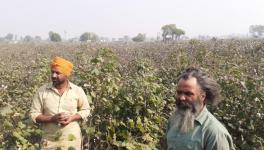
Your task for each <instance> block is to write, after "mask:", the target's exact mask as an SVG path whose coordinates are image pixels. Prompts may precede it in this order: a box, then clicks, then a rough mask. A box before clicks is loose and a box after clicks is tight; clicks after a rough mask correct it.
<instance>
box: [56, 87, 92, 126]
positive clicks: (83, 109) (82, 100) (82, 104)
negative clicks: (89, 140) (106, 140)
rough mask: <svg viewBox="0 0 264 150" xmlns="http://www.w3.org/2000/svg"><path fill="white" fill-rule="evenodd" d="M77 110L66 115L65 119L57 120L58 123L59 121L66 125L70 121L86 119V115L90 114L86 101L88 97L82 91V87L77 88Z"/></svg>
mask: <svg viewBox="0 0 264 150" xmlns="http://www.w3.org/2000/svg"><path fill="white" fill-rule="evenodd" d="M78 95H79V99H78V108H79V109H78V110H79V111H78V112H77V113H76V114H74V115H71V116H68V118H66V119H65V120H62V121H59V122H58V123H61V124H62V125H67V124H69V123H70V122H72V121H79V120H84V121H87V117H88V116H89V114H90V105H89V103H88V99H87V96H86V94H85V93H84V91H83V89H82V88H79V89H78Z"/></svg>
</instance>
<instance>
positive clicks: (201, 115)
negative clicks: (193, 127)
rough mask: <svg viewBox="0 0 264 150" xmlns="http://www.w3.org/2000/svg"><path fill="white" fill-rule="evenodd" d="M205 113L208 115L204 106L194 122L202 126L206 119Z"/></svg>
mask: <svg viewBox="0 0 264 150" xmlns="http://www.w3.org/2000/svg"><path fill="white" fill-rule="evenodd" d="M207 113H208V110H207V108H206V106H204V108H203V110H202V111H201V112H200V113H199V115H198V116H197V117H196V118H195V120H196V121H197V122H199V123H200V124H201V125H202V124H203V123H204V122H205V120H206V118H207V117H206V116H207V115H206V114H207Z"/></svg>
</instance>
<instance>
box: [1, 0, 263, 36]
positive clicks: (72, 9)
mask: <svg viewBox="0 0 264 150" xmlns="http://www.w3.org/2000/svg"><path fill="white" fill-rule="evenodd" d="M0 19H1V26H0V36H1V37H2V36H5V35H6V34H7V33H13V34H17V35H18V36H25V35H27V34H29V35H32V36H36V35H39V36H42V37H43V38H47V37H48V32H49V31H54V32H57V33H59V34H61V36H62V37H63V38H64V37H67V38H72V37H78V36H80V35H81V34H82V33H84V32H95V33H97V34H98V35H99V36H105V37H123V36H124V35H129V36H135V35H136V34H137V33H146V35H147V36H153V37H156V36H157V33H158V32H160V33H161V26H162V25H165V24H176V26H177V27H178V28H181V29H183V30H185V31H186V35H187V36H189V37H193V36H198V35H210V36H220V35H228V34H247V33H248V27H249V26H250V25H252V24H262V25H264V0H0Z"/></svg>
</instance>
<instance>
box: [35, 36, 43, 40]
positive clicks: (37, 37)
mask: <svg viewBox="0 0 264 150" xmlns="http://www.w3.org/2000/svg"><path fill="white" fill-rule="evenodd" d="M34 40H35V41H41V40H42V39H41V36H35V38H34Z"/></svg>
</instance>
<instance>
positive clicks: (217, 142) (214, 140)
mask: <svg viewBox="0 0 264 150" xmlns="http://www.w3.org/2000/svg"><path fill="white" fill-rule="evenodd" d="M207 115H208V118H207V120H206V122H205V124H204V128H203V129H204V142H205V143H204V144H205V145H207V146H208V145H209V146H210V147H211V146H212V147H221V145H222V146H223V145H226V146H227V147H226V148H228V149H229V148H231V149H232V145H233V141H232V137H231V135H230V134H229V132H228V131H227V129H226V128H225V126H224V125H223V124H222V123H221V122H220V121H218V120H217V119H216V118H215V117H214V116H213V115H212V114H211V113H210V112H208V114H207Z"/></svg>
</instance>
